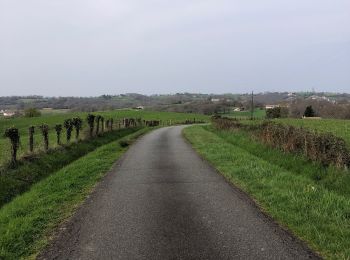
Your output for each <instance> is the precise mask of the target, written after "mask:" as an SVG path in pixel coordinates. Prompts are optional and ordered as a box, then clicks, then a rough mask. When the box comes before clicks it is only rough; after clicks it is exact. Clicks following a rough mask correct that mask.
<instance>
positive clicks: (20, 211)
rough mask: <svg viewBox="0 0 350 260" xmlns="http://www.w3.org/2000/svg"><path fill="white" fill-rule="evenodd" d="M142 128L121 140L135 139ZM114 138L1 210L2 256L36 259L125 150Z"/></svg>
mask: <svg viewBox="0 0 350 260" xmlns="http://www.w3.org/2000/svg"><path fill="white" fill-rule="evenodd" d="M149 130H150V128H143V129H141V130H140V131H138V132H136V133H134V134H132V135H129V136H126V137H124V138H123V139H121V140H126V141H127V142H129V143H130V142H132V141H133V140H135V139H136V138H137V137H138V136H140V135H141V134H144V133H146V132H147V131H149ZM126 149H127V148H123V147H121V146H120V144H119V141H114V142H111V143H109V144H106V145H104V146H101V147H100V148H98V149H96V150H95V151H93V152H91V153H89V154H87V155H85V156H83V157H81V158H80V159H78V160H76V161H74V162H73V163H71V164H68V165H67V166H65V167H64V168H62V169H60V170H59V171H57V172H56V173H54V174H51V175H50V176H49V177H47V178H45V179H44V180H42V181H40V182H39V183H37V184H35V185H33V186H32V187H31V189H30V190H29V191H28V192H26V193H24V194H23V195H21V196H18V197H16V198H15V199H14V200H13V201H11V202H10V203H8V204H6V205H5V206H4V207H2V208H1V209H0V259H28V258H29V259H35V256H36V255H37V253H38V252H39V251H40V250H41V249H42V248H44V247H45V246H46V245H47V243H48V241H49V238H50V236H51V235H52V232H54V230H55V229H56V228H57V226H58V225H59V224H60V223H61V222H62V221H64V220H65V219H67V218H68V217H69V216H71V215H72V214H73V212H74V210H75V209H76V208H77V207H78V206H79V205H80V204H81V203H82V201H83V200H84V199H85V197H86V196H87V195H88V194H89V193H90V192H91V190H92V189H93V187H94V185H95V183H96V182H97V181H99V180H100V179H101V177H103V176H104V174H105V173H106V172H107V171H108V170H109V169H110V168H111V166H112V165H113V163H114V162H115V161H116V160H117V159H118V158H119V157H120V156H121V155H122V154H123V153H124V152H125V151H126Z"/></svg>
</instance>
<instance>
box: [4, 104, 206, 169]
mask: <svg viewBox="0 0 350 260" xmlns="http://www.w3.org/2000/svg"><path fill="white" fill-rule="evenodd" d="M87 114H88V113H82V112H67V111H66V110H64V111H46V112H45V113H43V114H42V116H40V117H31V118H27V117H19V118H13V119H4V118H1V119H0V166H1V165H3V164H4V163H6V162H8V161H9V160H10V144H9V140H7V139H6V138H5V137H4V136H3V134H4V132H5V129H6V128H8V127H12V126H14V127H17V128H18V129H19V132H20V147H19V150H18V155H19V157H21V156H23V155H25V154H26V153H27V152H28V145H29V144H28V143H29V140H28V139H29V138H28V128H29V126H32V125H33V126H39V125H41V124H48V125H49V127H50V131H49V146H50V147H51V148H52V147H55V146H57V145H56V133H55V131H54V129H53V128H54V126H55V125H56V124H63V121H64V120H65V119H67V118H72V117H77V116H79V117H81V118H82V119H83V120H84V121H85V119H86V116H87ZM94 114H99V115H102V116H103V117H104V118H105V120H107V119H109V118H113V120H114V124H115V125H116V126H117V124H118V122H117V121H118V120H122V119H123V118H142V119H143V120H161V121H162V123H163V124H165V125H167V124H176V123H181V122H184V121H186V120H193V119H194V118H195V119H196V120H197V121H209V117H208V116H204V115H200V114H185V113H172V112H153V111H144V110H131V109H128V110H126V109H124V110H113V111H102V112H96V113H94ZM86 133H87V124H86V123H85V124H84V125H83V130H82V134H83V135H84V134H86ZM65 138H66V137H65V131H62V137H61V139H62V142H63V143H64V142H65ZM42 139H43V138H42V136H41V133H40V130H39V129H38V128H36V129H35V133H34V151H41V150H43V140H42Z"/></svg>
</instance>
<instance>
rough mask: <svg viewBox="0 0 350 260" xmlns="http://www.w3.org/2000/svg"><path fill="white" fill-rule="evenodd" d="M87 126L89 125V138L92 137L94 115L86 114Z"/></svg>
mask: <svg viewBox="0 0 350 260" xmlns="http://www.w3.org/2000/svg"><path fill="white" fill-rule="evenodd" d="M86 120H87V122H88V125H89V130H90V131H89V133H90V137H92V135H93V132H94V124H95V115H92V114H88V116H87V118H86Z"/></svg>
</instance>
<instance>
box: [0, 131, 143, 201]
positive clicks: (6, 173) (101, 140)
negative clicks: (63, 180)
mask: <svg viewBox="0 0 350 260" xmlns="http://www.w3.org/2000/svg"><path fill="white" fill-rule="evenodd" d="M138 130H140V127H139V128H124V129H119V130H114V131H111V132H105V133H104V135H102V136H99V137H98V138H92V139H87V140H82V141H79V142H72V143H71V144H70V145H68V146H67V145H66V146H62V147H60V148H56V149H52V150H50V151H49V152H48V153H41V154H38V155H36V156H34V158H32V159H31V160H21V161H20V162H19V165H18V167H16V168H15V169H11V168H5V167H4V168H3V169H2V168H0V208H1V206H2V205H4V204H5V203H8V202H9V201H10V200H11V199H13V198H14V197H15V196H17V195H19V194H21V193H23V192H25V191H26V190H28V189H29V188H30V187H31V186H32V185H33V184H34V183H36V182H38V181H40V180H41V179H43V178H45V177H47V176H48V175H50V174H52V173H54V172H56V171H58V170H59V169H60V168H62V167H64V166H66V165H67V164H69V163H71V162H73V161H75V160H76V159H78V158H80V157H82V156H84V155H86V154H88V153H89V152H92V151H93V150H95V149H96V148H97V147H100V146H102V145H105V144H107V143H110V142H112V141H114V140H117V139H120V138H122V137H123V136H126V135H130V134H132V133H134V132H136V131H138Z"/></svg>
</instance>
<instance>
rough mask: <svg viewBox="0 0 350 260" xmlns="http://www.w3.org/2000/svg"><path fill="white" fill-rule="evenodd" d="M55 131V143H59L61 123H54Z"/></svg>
mask: <svg viewBox="0 0 350 260" xmlns="http://www.w3.org/2000/svg"><path fill="white" fill-rule="evenodd" d="M55 131H56V137H57V144H58V145H60V144H61V132H62V125H61V124H57V125H55Z"/></svg>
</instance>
